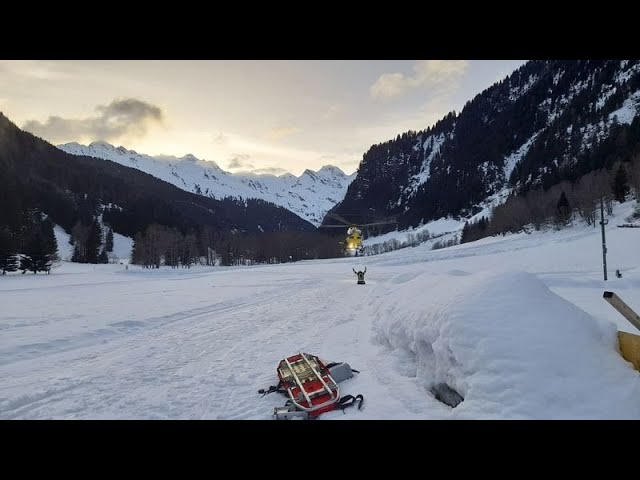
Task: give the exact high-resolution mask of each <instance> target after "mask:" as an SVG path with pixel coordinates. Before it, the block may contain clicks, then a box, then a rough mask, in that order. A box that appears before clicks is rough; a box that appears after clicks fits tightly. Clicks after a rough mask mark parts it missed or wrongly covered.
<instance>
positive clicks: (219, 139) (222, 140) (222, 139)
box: [213, 132, 229, 145]
mask: <svg viewBox="0 0 640 480" xmlns="http://www.w3.org/2000/svg"><path fill="white" fill-rule="evenodd" d="M228 141H229V137H228V136H227V135H225V134H224V133H222V132H220V133H218V134H217V135H214V136H213V143H217V144H218V145H225V144H226V143H227V142H228Z"/></svg>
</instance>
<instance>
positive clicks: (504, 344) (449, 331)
mask: <svg viewBox="0 0 640 480" xmlns="http://www.w3.org/2000/svg"><path fill="white" fill-rule="evenodd" d="M395 281H396V282H398V285H399V288H398V289H397V290H396V291H395V292H394V294H393V295H389V296H387V297H386V298H385V299H384V301H383V302H380V304H379V305H374V306H373V311H378V312H379V313H378V314H377V315H375V318H376V320H375V322H374V332H375V334H374V338H375V339H376V340H377V341H378V342H379V343H381V344H383V345H385V346H387V347H388V349H390V350H391V351H392V354H393V356H394V357H395V358H396V364H395V366H394V368H395V369H396V371H397V372H398V373H401V374H402V375H405V376H408V377H415V378H416V380H417V381H418V383H419V384H420V386H421V387H422V388H423V389H424V390H423V391H422V392H419V393H418V394H416V392H415V391H413V392H412V391H407V392H406V395H407V396H409V397H410V396H412V395H413V396H416V395H418V397H419V396H420V395H421V394H422V399H420V398H416V399H415V401H416V402H419V401H422V402H424V397H426V396H427V395H431V394H430V393H429V389H430V387H431V386H433V385H434V384H437V383H441V382H444V383H447V384H448V385H449V386H451V387H453V388H454V389H455V390H456V391H458V392H459V393H460V394H461V395H462V396H463V397H464V401H463V402H462V403H461V404H460V405H459V406H457V407H456V408H455V409H454V410H452V412H451V417H453V418H514V419H518V418H519V419H576V418H599V419H604V418H640V402H639V401H638V398H640V376H639V375H638V373H637V372H636V371H634V370H633V369H632V367H631V365H630V364H628V363H626V362H625V361H624V360H622V359H621V357H620V356H619V354H618V353H617V351H616V348H617V343H616V342H617V340H616V328H615V325H613V324H611V323H609V322H603V321H599V320H596V319H595V318H593V317H591V316H590V315H588V314H587V313H585V312H584V311H582V310H581V309H579V308H578V307H576V306H575V305H573V304H572V303H569V302H568V301H566V300H564V299H563V298H561V297H559V296H557V295H556V294H554V293H552V292H551V291H550V290H549V289H548V288H547V287H546V286H545V285H544V284H543V283H542V282H541V281H539V280H538V279H537V278H536V277H535V276H534V275H532V274H529V273H526V272H513V271H512V272H501V273H496V272H495V271H485V272H479V273H474V274H471V273H468V272H466V271H463V270H451V271H449V272H448V273H446V274H441V275H435V276H433V277H431V278H428V277H426V276H424V275H418V276H415V277H414V278H409V277H407V276H406V275H404V276H403V275H399V276H398V277H397V278H396V280H395ZM451 417H449V418H451Z"/></svg>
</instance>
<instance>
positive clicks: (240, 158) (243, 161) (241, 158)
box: [229, 153, 253, 168]
mask: <svg viewBox="0 0 640 480" xmlns="http://www.w3.org/2000/svg"><path fill="white" fill-rule="evenodd" d="M249 158H251V155H247V154H246V153H240V154H236V155H234V156H233V157H232V158H231V160H229V168H253V164H252V163H249V162H247V160H249Z"/></svg>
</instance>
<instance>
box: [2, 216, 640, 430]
mask: <svg viewBox="0 0 640 480" xmlns="http://www.w3.org/2000/svg"><path fill="white" fill-rule="evenodd" d="M623 207H624V206H623ZM622 216H623V215H621V214H619V215H618V216H617V217H616V218H614V219H613V221H611V222H610V225H609V226H608V227H607V228H608V238H607V243H608V246H609V254H608V261H609V265H610V267H609V274H610V278H611V277H614V275H613V271H614V270H615V268H622V269H623V272H624V276H623V278H622V279H615V277H614V278H611V280H610V282H608V283H607V284H605V283H604V282H603V281H602V279H601V275H602V266H601V258H602V257H601V253H600V247H601V245H600V238H599V235H600V233H599V229H593V228H592V227H576V228H574V229H568V230H564V231H561V232H553V233H539V232H535V233H533V234H531V235H527V234H519V235H510V236H506V237H493V238H486V239H483V240H480V241H478V242H474V243H472V244H466V245H459V246H456V247H451V248H448V249H443V250H436V251H432V250H429V249H428V248H427V247H426V246H418V247H415V248H408V249H403V250H398V251H395V252H391V253H388V254H384V255H378V256H374V257H366V258H357V257H356V258H345V259H333V260H323V261H307V262H299V263H295V264H283V265H274V266H255V267H238V268H205V267H198V268H193V269H190V270H184V269H176V270H172V269H161V270H144V269H140V268H137V267H130V268H129V270H124V266H122V265H104V266H100V267H99V268H96V267H95V266H86V265H76V264H64V265H63V266H62V267H60V268H59V269H58V270H57V271H54V272H52V274H51V275H48V276H45V275H37V276H28V275H15V274H14V275H8V276H6V277H4V278H0V299H1V304H2V305H4V306H5V307H6V306H8V308H5V310H4V311H3V312H0V378H2V381H1V382H0V418H2V419H44V418H54V419H73V418H86V419H106V418H123V419H134V418H147V419H174V418H182V419H270V418H271V412H272V411H273V408H274V407H276V406H281V405H283V404H284V401H285V398H284V397H282V396H280V395H278V394H275V393H274V394H271V395H267V396H265V397H261V396H260V395H258V394H257V390H258V389H259V388H266V387H268V386H269V385H273V384H275V383H276V380H277V377H276V373H275V372H276V366H277V364H278V362H279V361H280V360H281V359H282V358H283V357H284V356H288V355H292V354H294V353H297V352H298V351H305V352H309V353H313V354H316V355H319V356H320V358H322V359H324V360H326V361H346V362H348V363H350V364H351V365H352V367H353V368H355V369H358V370H360V371H361V373H360V374H357V375H356V376H355V377H354V378H352V379H349V380H346V381H345V382H343V383H341V384H340V387H341V391H342V394H343V395H346V394H353V395H356V394H358V393H362V394H364V396H365V401H364V408H363V409H362V410H361V411H358V410H356V409H348V410H346V411H345V412H344V413H343V412H340V411H334V412H328V413H326V414H323V415H322V416H321V420H331V419H336V420H347V419H352V420H359V419H379V418H385V419H392V418H397V419H448V418H640V403H638V402H637V398H640V397H639V396H640V374H638V372H636V371H634V370H633V369H632V368H631V367H630V366H629V364H627V363H626V362H624V360H622V359H621V358H620V357H619V355H618V354H617V352H616V351H615V346H614V343H613V338H614V335H615V330H616V327H617V328H619V329H623V330H626V331H630V332H633V331H634V330H633V327H632V326H631V325H630V324H628V322H626V321H625V320H624V318H622V317H621V316H620V315H619V314H618V313H617V312H615V311H614V310H613V309H612V308H611V306H610V305H608V304H607V303H606V302H605V301H604V300H602V291H603V290H605V289H612V290H614V291H616V292H617V293H619V294H620V296H621V297H622V298H623V299H625V300H626V301H627V302H628V303H629V304H630V305H631V306H632V307H633V308H636V309H638V310H640V300H639V298H640V249H637V245H638V243H637V238H636V237H637V232H636V231H635V230H630V229H617V228H615V225H616V223H621V222H622V220H621V218H622ZM634 246H635V248H634ZM364 265H367V266H368V267H369V268H368V273H367V276H366V281H367V285H365V286H359V285H356V278H355V275H353V273H352V271H351V268H352V267H355V268H356V269H357V267H359V266H364ZM518 285H522V287H519V286H518ZM492 286H493V287H492ZM512 286H513V288H511V287H512ZM492 288H495V291H496V293H495V294H496V295H497V297H496V299H495V301H492V300H487V299H488V298H490V297H491V295H492V292H493V290H492ZM548 289H550V291H549V290H548ZM556 294H557V295H556ZM567 300H568V301H567ZM529 301H530V302H531V304H530V305H529V304H528V303H527V302H529ZM536 302H537V303H536ZM569 302H571V303H569ZM523 305H524V306H523ZM543 305H544V308H543V307H542V306H543ZM576 306H577V307H576ZM535 308H541V310H540V311H541V315H542V317H544V318H542V317H540V318H538V317H536V316H535V315H532V314H531V313H530V311H531V310H532V309H533V310H535ZM580 309H582V310H580ZM508 312H516V314H515V315H516V316H515V317H514V318H508ZM585 312H586V313H585ZM536 322H537V323H536ZM580 322H583V323H580ZM534 323H536V324H535V325H533V324H534ZM529 324H532V326H531V327H529ZM580 325H584V328H579V326H580ZM577 326H578V327H577ZM545 332H546V333H545ZM636 333H637V332H636ZM554 335H556V336H554ZM527 340H529V342H527ZM565 349H568V353H565ZM537 355H539V356H540V358H539V359H538V358H537ZM582 359H584V360H582ZM598 369H600V370H598ZM442 381H445V382H447V383H448V384H449V385H451V386H453V387H454V388H456V389H457V390H458V391H459V392H460V393H461V394H462V395H463V396H464V397H465V400H464V401H463V402H462V403H461V404H460V405H459V406H458V407H456V408H455V409H452V408H451V407H448V406H446V405H444V404H442V403H440V402H439V401H437V400H436V399H435V398H434V396H433V394H431V393H430V391H429V387H430V386H431V385H432V384H433V383H434V382H442ZM603 395H604V397H603ZM634 398H635V399H636V401H635V403H634V400H633V399H634ZM613 404H615V405H616V407H615V408H613V409H612V408H611V405H613Z"/></svg>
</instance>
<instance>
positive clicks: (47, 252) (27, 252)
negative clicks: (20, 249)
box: [20, 220, 58, 274]
mask: <svg viewBox="0 0 640 480" xmlns="http://www.w3.org/2000/svg"><path fill="white" fill-rule="evenodd" d="M56 252H57V243H56V239H55V235H54V234H53V224H52V223H51V222H50V221H47V220H45V221H44V222H38V223H36V224H35V225H33V226H32V229H31V232H30V234H29V235H28V237H27V239H26V242H25V245H24V253H23V254H22V256H21V258H20V268H21V269H22V270H24V271H30V272H33V273H34V274H35V273H38V272H49V270H51V266H52V265H53V262H54V261H55V260H56V259H57V257H58V256H57V253H56Z"/></svg>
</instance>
